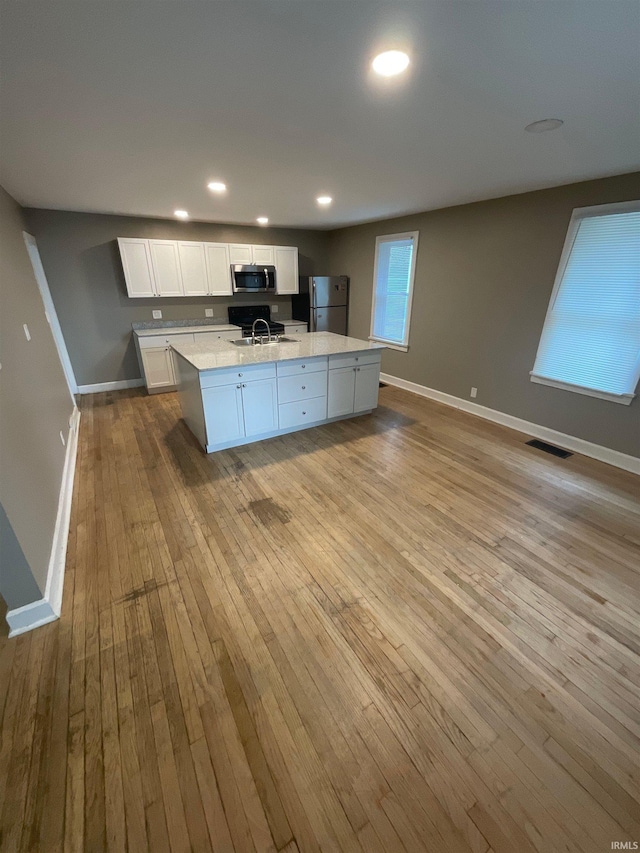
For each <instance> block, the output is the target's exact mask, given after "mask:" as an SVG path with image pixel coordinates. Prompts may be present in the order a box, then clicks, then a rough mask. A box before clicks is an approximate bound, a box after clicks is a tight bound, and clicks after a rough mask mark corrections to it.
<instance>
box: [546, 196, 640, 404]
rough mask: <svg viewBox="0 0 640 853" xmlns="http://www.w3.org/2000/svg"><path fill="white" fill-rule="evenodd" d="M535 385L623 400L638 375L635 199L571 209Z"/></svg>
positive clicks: (638, 212) (639, 215) (638, 219)
mask: <svg viewBox="0 0 640 853" xmlns="http://www.w3.org/2000/svg"><path fill="white" fill-rule="evenodd" d="M531 379H532V381H533V382H540V383H542V384H544V385H552V386H554V387H557V388H565V389H568V390H570V391H577V392H578V393H580V394H588V395H590V396H592V397H601V398H602V399H605V400H613V401H615V402H617V403H624V404H626V405H629V403H630V402H631V400H632V399H633V397H634V392H635V388H636V385H637V384H638V379H640V202H631V203H627V204H617V205H613V204H607V205H602V206H600V207H586V208H582V209H580V210H574V212H573V216H572V218H571V223H570V225H569V231H568V233H567V239H566V241H565V245H564V249H563V252H562V258H561V259H560V266H559V268H558V274H557V276H556V282H555V285H554V288H553V293H552V294H551V301H550V302H549V308H548V310H547V317H546V320H545V322H544V328H543V330H542V336H541V338H540V344H539V346H538V354H537V356H536V362H535V365H534V367H533V370H532V372H531Z"/></svg>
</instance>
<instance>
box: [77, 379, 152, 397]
mask: <svg viewBox="0 0 640 853" xmlns="http://www.w3.org/2000/svg"><path fill="white" fill-rule="evenodd" d="M143 385H144V379H118V381H117V382H97V383H96V384H95V385H78V394H98V393H99V392H100V391H125V390H126V389H127V388H140V387H142V386H143Z"/></svg>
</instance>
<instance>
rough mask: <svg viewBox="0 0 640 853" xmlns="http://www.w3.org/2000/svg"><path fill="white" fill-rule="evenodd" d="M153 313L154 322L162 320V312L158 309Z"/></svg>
mask: <svg viewBox="0 0 640 853" xmlns="http://www.w3.org/2000/svg"><path fill="white" fill-rule="evenodd" d="M151 313H152V314H153V319H154V320H162V311H158V309H157V308H156V310H155V311H152V312H151Z"/></svg>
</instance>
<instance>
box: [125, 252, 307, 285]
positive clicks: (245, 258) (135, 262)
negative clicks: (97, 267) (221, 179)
mask: <svg viewBox="0 0 640 853" xmlns="http://www.w3.org/2000/svg"><path fill="white" fill-rule="evenodd" d="M118 246H119V247H120V255H121V257H122V266H123V269H124V277H125V281H126V284H127V293H128V295H129V296H133V297H142V296H231V295H232V293H233V288H232V282H231V265H232V264H257V265H261V264H268V265H270V266H271V265H275V268H276V293H278V294H285V295H286V294H290V293H297V292H298V249H297V248H296V247H295V246H253V245H250V244H245V243H197V242H188V241H178V240H142V239H138V238H133V237H118Z"/></svg>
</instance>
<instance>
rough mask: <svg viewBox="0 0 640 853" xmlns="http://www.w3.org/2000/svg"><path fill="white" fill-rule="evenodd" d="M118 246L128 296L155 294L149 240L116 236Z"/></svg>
mask: <svg viewBox="0 0 640 853" xmlns="http://www.w3.org/2000/svg"><path fill="white" fill-rule="evenodd" d="M118 246H119V247H120V255H121V257H122V267H123V269H124V279H125V282H126V284H127V293H128V294H129V296H155V295H156V288H155V279H154V277H153V270H152V268H151V256H150V254H149V241H148V240H137V239H134V238H132V237H118Z"/></svg>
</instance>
